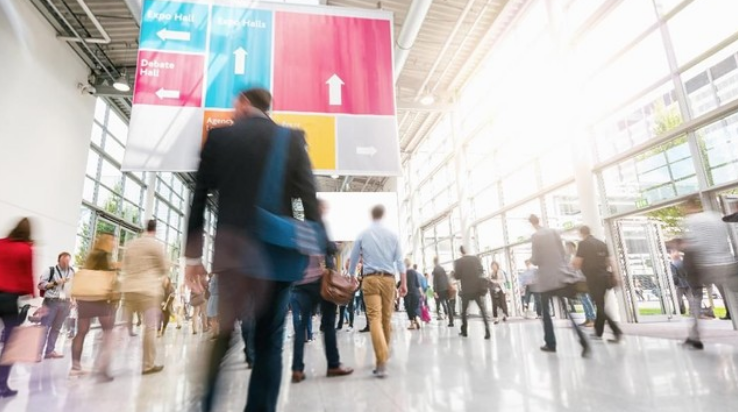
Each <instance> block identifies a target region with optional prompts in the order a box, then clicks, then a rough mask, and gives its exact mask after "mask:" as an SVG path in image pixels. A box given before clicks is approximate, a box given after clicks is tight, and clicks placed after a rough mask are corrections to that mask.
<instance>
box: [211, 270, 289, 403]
mask: <svg viewBox="0 0 738 412" xmlns="http://www.w3.org/2000/svg"><path fill="white" fill-rule="evenodd" d="M218 292H219V297H218V314H219V316H220V324H221V328H220V333H219V334H218V337H217V338H216V340H215V343H214V345H213V349H212V354H211V358H210V365H209V367H208V372H207V382H206V391H205V398H204V400H203V409H204V410H205V411H208V412H209V411H212V410H213V406H214V403H215V399H214V398H215V393H216V388H217V384H218V378H219V372H220V366H221V363H222V361H223V359H224V358H225V355H226V353H227V352H228V348H229V346H230V342H231V335H232V334H233V330H234V327H235V322H236V320H237V319H239V318H241V317H242V316H243V314H244V312H245V311H246V310H247V309H248V308H247V306H246V304H247V302H248V304H251V305H253V307H252V309H253V311H252V314H253V317H252V320H253V322H254V356H255V359H254V369H253V371H252V374H251V378H250V379H249V389H248V401H247V403H246V409H245V411H246V412H273V411H276V410H277V399H278V398H279V388H280V384H281V381H282V346H283V344H284V322H285V318H286V316H287V303H288V300H289V293H290V283H287V282H275V281H269V280H264V279H254V278H251V277H248V275H246V274H243V273H240V272H239V271H235V270H227V271H222V272H220V273H219V277H218Z"/></svg>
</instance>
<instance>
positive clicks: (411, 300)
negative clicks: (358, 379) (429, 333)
mask: <svg viewBox="0 0 738 412" xmlns="http://www.w3.org/2000/svg"><path fill="white" fill-rule="evenodd" d="M419 308H420V296H418V295H417V294H413V293H408V294H407V295H406V296H405V311H406V312H407V318H408V319H410V320H413V319H415V318H417V317H418V316H420V313H419V310H418V309H419Z"/></svg>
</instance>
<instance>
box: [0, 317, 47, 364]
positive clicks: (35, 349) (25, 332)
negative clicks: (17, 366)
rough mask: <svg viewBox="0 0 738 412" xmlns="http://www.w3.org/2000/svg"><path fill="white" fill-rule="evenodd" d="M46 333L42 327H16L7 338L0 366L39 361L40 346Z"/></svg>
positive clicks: (0, 358)
mask: <svg viewBox="0 0 738 412" xmlns="http://www.w3.org/2000/svg"><path fill="white" fill-rule="evenodd" d="M46 332H47V329H46V327H44V326H18V327H16V328H14V329H13V332H12V333H11V334H10V336H9V337H8V341H7V342H6V343H5V347H4V348H3V354H2V357H0V365H12V364H14V363H35V362H40V360H41V358H40V357H41V355H40V354H41V345H43V344H44V340H45V339H44V336H45V334H46Z"/></svg>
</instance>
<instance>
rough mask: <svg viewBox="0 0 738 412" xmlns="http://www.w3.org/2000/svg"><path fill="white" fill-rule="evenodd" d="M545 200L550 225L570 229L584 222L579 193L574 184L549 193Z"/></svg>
mask: <svg viewBox="0 0 738 412" xmlns="http://www.w3.org/2000/svg"><path fill="white" fill-rule="evenodd" d="M544 200H545V202H546V218H547V219H548V226H549V227H551V228H554V229H559V230H569V229H572V228H574V227H576V226H579V225H580V224H581V223H582V211H581V208H580V207H579V193H578V192H577V188H576V186H575V185H574V184H571V185H567V186H565V187H564V188H562V189H559V190H556V191H555V192H551V193H549V194H547V195H546V196H545V198H544Z"/></svg>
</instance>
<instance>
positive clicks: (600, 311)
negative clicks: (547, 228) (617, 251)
mask: <svg viewBox="0 0 738 412" xmlns="http://www.w3.org/2000/svg"><path fill="white" fill-rule="evenodd" d="M579 235H580V236H581V237H582V241H581V242H579V246H578V247H577V253H576V257H575V258H574V261H573V262H572V265H573V266H574V269H576V270H581V271H582V273H583V274H584V277H585V278H586V279H587V288H588V289H589V293H590V295H591V296H592V299H594V301H595V306H596V307H597V315H596V318H595V322H594V328H595V336H596V337H597V338H602V334H603V333H604V331H605V323H607V324H608V325H610V329H611V330H612V333H613V334H615V339H613V340H611V341H612V342H620V339H621V337H622V336H623V332H622V331H621V330H620V328H619V327H618V324H617V323H616V322H615V321H614V320H613V319H612V317H610V315H609V314H608V313H607V311H606V310H605V294H606V293H607V291H608V290H609V289H611V288H612V286H613V281H612V279H613V273H612V270H613V269H614V265H613V263H612V260H611V259H610V252H609V251H608V249H607V245H606V244H605V242H603V241H601V240H599V239H597V238H595V237H594V236H592V231H591V229H590V228H589V226H582V227H581V228H579Z"/></svg>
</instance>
